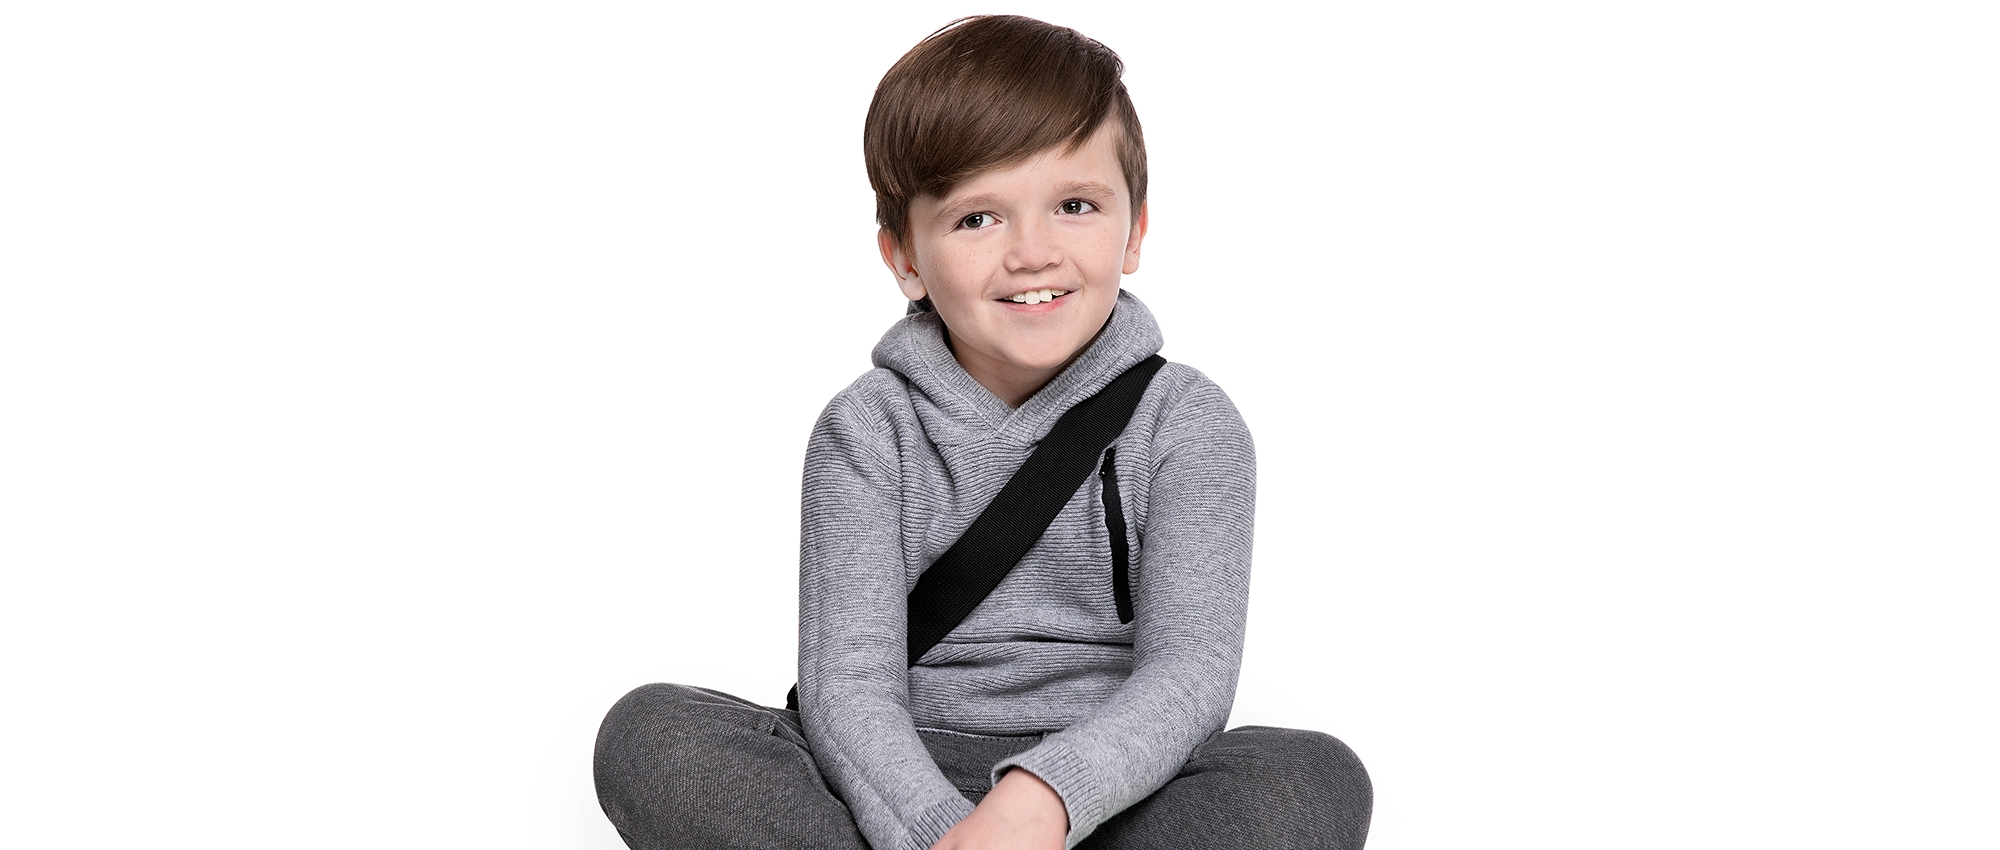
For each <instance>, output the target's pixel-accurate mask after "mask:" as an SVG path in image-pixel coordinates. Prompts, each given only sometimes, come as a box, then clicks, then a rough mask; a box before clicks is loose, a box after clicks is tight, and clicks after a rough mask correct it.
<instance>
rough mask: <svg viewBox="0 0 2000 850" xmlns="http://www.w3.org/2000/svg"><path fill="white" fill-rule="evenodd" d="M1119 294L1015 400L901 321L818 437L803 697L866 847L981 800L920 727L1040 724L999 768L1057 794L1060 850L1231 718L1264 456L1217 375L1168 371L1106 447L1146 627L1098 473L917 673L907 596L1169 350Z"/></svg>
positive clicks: (880, 849) (939, 337)
mask: <svg viewBox="0 0 2000 850" xmlns="http://www.w3.org/2000/svg"><path fill="white" fill-rule="evenodd" d="M1160 344H1161V338H1160V330H1159V326H1158V325H1156V324H1155V323H1154V322H1153V316H1152V314H1151V313H1150V312H1148V311H1147V310H1146V307H1145V305H1143V304H1141V303H1139V300H1138V299H1137V298H1135V297H1133V296H1132V295H1131V294H1130V293H1124V292H1121V293H1120V294H1119V296H1118V304H1117V307H1116V308H1115V309H1114V310H1113V312H1112V315H1111V320H1110V321H1109V322H1108V323H1107V324H1106V325H1105V327H1104V330H1103V331H1101V332H1099V334H1098V335H1097V338H1096V339H1095V340H1094V341H1092V342H1091V343H1090V345H1089V346H1088V347H1087V348H1086V349H1085V350H1084V352H1083V354H1082V355H1081V356H1079V357H1078V358H1077V359H1076V361H1075V362H1074V363H1072V364H1070V366H1069V368H1068V369H1065V370H1064V371H1063V372H1062V373H1061V374H1060V375H1057V376H1056V378H1055V379H1054V380H1052V381H1050V382H1049V384H1048V386H1046V387H1043V388H1042V390H1041V391H1040V392H1038V393H1036V394H1035V395H1034V397H1032V398H1030V399H1028V400H1027V401H1026V402H1025V403H1023V404H1022V405H1021V407H1020V408H1018V409H1013V408H1009V407H1008V406H1007V405H1006V403H1005V402H1002V401H1001V400H1000V399H999V398H998V397H996V396H994V395H993V394H992V393H991V392H988V391H987V390H986V388H985V387H982V386H980V384H979V383H978V382H977V381H974V380H973V379H972V376H970V375H968V374H966V372H965V370H964V369H963V368H961V367H960V366H959V365H958V361H957V360H956V359H954V358H953V357H952V354H951V351H950V349H949V348H948V347H947V346H946V344H945V334H944V326H943V324H942V323H941V321H940V319H939V317H938V315H937V314H936V313H916V314H913V315H909V316H906V317H904V318H903V320H902V321H900V322H898V323H897V324H896V325H895V326H894V327H892V328H890V329H889V332H888V333H887V334H885V335H884V336H883V337H882V341H881V342H880V343H879V344H877V345H876V346H875V352H874V363H875V365H876V367H877V368H875V369H874V370H872V371H870V372H868V373H867V374H864V375H862V376H861V378H860V379H858V380H856V381H855V382H854V383H853V384H852V385H850V386H849V387H848V388H847V389H845V390H843V391H841V393H840V394H839V395H837V396H834V399H833V401H832V402H830V403H829V404H828V405H827V407H826V411H825V412H824V413H823V414H821V416H820V419H819V422H818V424H817V425H816V426H814V428H813V433H812V438H811V441H810V443H809V444H808V446H807V449H806V464H805V483H804V499H803V508H802V513H801V527H800V544H799V701H800V707H801V710H802V715H803V717H802V722H803V723H804V726H805V734H806V739H807V741H808V743H809V744H810V745H811V747H812V752H813V756H814V759H815V761H816V762H817V763H818V765H819V768H820V770H821V772H822V773H823V774H824V775H825V776H826V778H827V781H828V783H829V784H830V785H831V786H832V787H833V789H834V791H835V792H836V793H837V794H839V796H840V798H841V799H842V800H843V801H845V802H846V803H847V806H848V808H849V809H850V810H851V811H852V812H853V814H854V817H855V820H856V821H857V822H858V823H859V824H860V827H861V832H862V834H863V835H864V836H866V837H867V839H868V843H869V845H870V846H872V847H874V848H876V850H927V848H929V847H930V846H931V844H933V843H935V842H936V841H937V839H938V838H939V837H941V836H943V835H944V833H945V831H946V830H948V829H950V828H951V826H952V825H953V824H955V823H957V822H958V821H959V820H960V819H961V818H963V817H965V816H966V815H967V814H969V813H971V811H972V803H971V802H969V801H968V800H967V799H966V798H965V797H964V796H963V795H961V794H960V793H959V792H958V790H957V789H955V788H954V787H953V786H952V785H951V783H950V782H948V781H946V779H945V778H944V775H943V774H942V773H941V772H940V771H939V770H938V767H937V765H936V764H935V763H934V762H933V761H932V760H931V758H930V755H929V753H928V752H927V751H926V750H925V748H924V745H923V743H922V741H921V740H920V739H919V738H918V736H917V729H918V728H919V727H921V728H924V729H927V730H931V729H935V730H943V731H947V732H952V733H958V734H968V735H994V736H1017V735H1037V734H1046V735H1047V737H1045V738H1043V739H1042V741H1041V742H1040V743H1039V744H1037V745H1035V746H1034V747H1032V748H1031V749H1028V750H1027V751H1025V752H1022V753H1020V754H1019V755H1016V756H1014V757H1011V758H1008V759H1006V760H1003V761H1002V762H1000V763H999V764H996V765H994V767H993V776H994V778H995V780H997V779H998V778H999V776H1000V774H1001V773H1002V772H1003V771H1005V770H1006V769H1008V768H1010V767H1020V768H1024V769H1026V770H1029V771H1031V772H1033V773H1034V774H1035V775H1036V776H1039V777H1041V779H1042V780H1043V781H1045V782H1047V783H1048V784H1049V785H1050V786H1051V787H1053V788H1054V789H1055V790H1056V793H1058V794H1059V795H1061V796H1062V799H1063V803H1064V805H1065V806H1066V807H1067V808H1068V811H1069V820H1070V834H1069V842H1068V846H1071V847H1074V846H1075V845H1076V843H1077V842H1078V841H1081V840H1082V839H1083V838H1084V837H1085V836H1087V835H1089V834H1090V833H1091V831H1092V830H1094V829H1096V828H1097V826H1098V825H1099V824H1101V823H1103V822H1104V821H1105V820H1106V819H1108V818H1110V817H1111V816H1112V815H1115V814H1117V813H1118V812H1119V811H1121V810H1123V809H1124V808H1125V807H1127V806H1130V805H1132V804H1133V803H1136V802H1138V801H1139V800H1141V799H1144V798H1145V797H1146V795H1148V794H1151V793H1152V792H1153V791H1154V790H1155V789H1157V788H1159V787H1160V786H1161V785H1163V784H1165V783H1166V782H1167V780H1169V779H1172V778H1173V777H1174V775H1175V774H1176V773H1177V772H1178V771H1179V770H1180V768H1181V766H1182V765H1183V764H1184V763H1185V762H1186V761H1187V758H1188V754H1189V753H1190V752H1192V751H1193V750H1194V747H1195V746H1196V745H1197V744H1199V743H1201V742H1202V740H1203V739H1205V738H1207V737H1208V735H1209V734H1211V733H1213V732H1215V731H1217V730H1219V729H1221V728H1222V726H1223V724H1224V723H1225V722H1226V721H1227V720H1228V717H1229V708H1230V703H1231V702H1232V701H1233V700H1234V698H1235V693H1236V675H1237V668H1238V665H1239V663H1240V661H1241V658H1242V652H1243V628H1244V618H1245V613H1246V604H1247V600H1248V596H1249V581H1250V532H1251V516H1252V513H1253V511H1254V500H1255V493H1256V460H1255V456H1254V454H1253V451H1252V448H1251V443H1250V433H1249V431H1248V430H1247V429H1246V428H1245V427H1244V425H1243V420H1242V417H1240V416H1239V415H1237V412H1236V408H1235V406H1234V405H1232V404H1230V402H1229V398H1228V397H1227V396H1225V395H1223V393H1222V390H1221V389H1220V388H1218V387H1217V386H1216V385H1215V384H1214V383H1212V382H1210V381H1209V380H1208V379H1207V378H1206V377H1204V376H1203V375H1202V374H1201V373H1200V372H1197V371H1195V370H1193V369H1191V368H1188V367H1186V366H1183V365H1180V364H1177V363H1169V364H1167V365H1166V366H1165V367H1163V368H1162V369H1161V370H1160V372H1159V373H1158V374H1157V375H1155V376H1154V378H1153V382H1152V384H1151V385H1150V386H1149V387H1148V388H1147V390H1146V393H1145V396H1144V397H1143V398H1142V399H1141V400H1140V403H1139V408H1138V411H1137V412H1136V413H1135V414H1133V417H1132V421H1131V424H1130V425H1129V426H1127V428H1126V430H1125V432H1124V434H1123V435H1121V436H1120V437H1119V438H1118V439H1117V440H1116V441H1115V442H1114V443H1113V446H1112V448H1113V451H1115V453H1116V476H1117V477H1116V481H1117V484H1118V488H1117V489H1118V493H1119V495H1120V498H1121V501H1122V502H1123V515H1124V517H1125V521H1126V526H1127V529H1128V545H1129V547H1130V564H1131V566H1130V576H1131V587H1132V609H1133V613H1134V616H1133V619H1132V622H1130V623H1121V622H1119V618H1118V613H1117V609H1116V607H1115V604H1114V599H1113V591H1112V566H1111V564H1112V555H1111V542H1110V533H1109V531H1108V530H1107V529H1108V526H1107V524H1106V521H1105V507H1104V501H1103V499H1104V488H1103V485H1102V483H1101V482H1100V480H1099V478H1098V476H1096V475H1092V476H1090V477H1089V478H1088V479H1087V480H1086V481H1085V483H1084V485H1083V487H1081V488H1080V489H1079V490H1078V491H1077V493H1076V494H1075V495H1074V496H1072V497H1071V498H1070V500H1069V503H1068V504H1067V505H1066V506H1065V507H1064V508H1063V510H1062V513H1061V514H1060V515H1058V516H1057V517H1056V519H1055V522H1054V523H1053V524H1052V525H1050V526H1049V529H1048V531H1047V532H1046V533H1044V534H1043V535H1042V537H1041V540H1040V541H1039V542H1038V543H1037V544H1036V545H1035V547H1034V548H1033V549H1031V550H1030V551H1029V552H1028V554H1027V556H1026V557H1024V558H1022V559H1021V562H1020V564H1019V565H1017V566H1016V567H1015V568H1014V570H1013V571H1012V572H1011V573H1009V574H1008V576H1007V578H1006V580H1005V581H1003V582H1001V584H1000V586H999V587H998V588H996V589H995V590H994V592H993V593H992V595H990V596H988V597H987V599H986V601H985V602H983V603H981V604H980V606H979V607H978V608H977V609H976V610H974V611H973V612H972V614H971V615H970V616H969V617H967V618H966V620H965V622H964V623H962V624H960V625H959V627H958V628H957V629H956V630H954V631H953V632H952V633H951V634H950V635H948V636H946V637H945V639H944V641H943V642H942V643H939V644H938V645H937V646H936V647H934V648H932V649H931V650H930V651H929V652H928V653H926V654H925V655H924V656H923V658H921V659H919V661H918V663H917V665H916V666H915V667H910V666H907V661H908V659H907V657H906V650H905V640H906V635H905V629H906V626H905V623H904V620H905V615H906V609H905V605H906V597H907V596H908V594H909V592H910V589H911V588H913V587H915V586H916V582H917V577H918V576H919V575H920V574H922V573H923V571H924V569H925V567H927V566H929V565H930V564H931V563H932V562H933V561H935V560H937V558H938V557H939V556H940V555H942V554H944V551H945V550H946V549H947V548H949V547H950V546H951V544H952V542H953V541H955V540H957V539H958V537H959V535H960V534H962V533H964V531H965V530H966V528H967V527H969V526H970V525H971V524H972V521H973V519H974V518H975V517H977V516H978V515H979V513H980V511H982V510H983V509H984V508H985V507H986V504H987V503H988V502H989V501H991V500H992V499H993V497H994V496H995V495H996V494H997V493H999V491H1000V488H1001V486H1002V485H1004V484H1006V482H1007V479H1008V478H1010V477H1011V476H1012V475H1013V474H1014V471H1015V469H1017V468H1018V467H1019V466H1020V465H1021V463H1022V461H1024V460H1026V459H1027V457H1028V454H1029V453H1030V452H1032V451H1033V450H1034V448H1035V444H1036V442H1037V441H1039V440H1040V439H1041V438H1042V437H1043V436H1044V435H1045V434H1047V433H1048V431H1049V429H1050V428H1051V427H1053V426H1054V425H1055V422H1056V419H1057V418H1058V417H1060V416H1061V415H1062V414H1063V412H1064V411H1066V410H1068V409H1069V408H1070V406H1071V405H1073V404H1075V403H1076V402H1078V401H1081V400H1083V399H1085V398H1088V397H1089V396H1090V395H1092V394H1093V393H1096V392H1097V391H1098V390H1100V389H1102V388H1103V387H1104V385H1105V384H1107V383H1109V382H1110V381H1111V379H1112V378H1115V377H1117V376H1118V375H1119V374H1120V373H1122V372H1124V371H1125V369H1126V368H1128V367H1130V366H1132V365H1133V364H1135V363H1137V362H1139V361H1140V360H1143V359H1145V358H1146V357H1148V356H1151V355H1152V354H1154V353H1156V352H1158V351H1159V349H1160Z"/></svg>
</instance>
